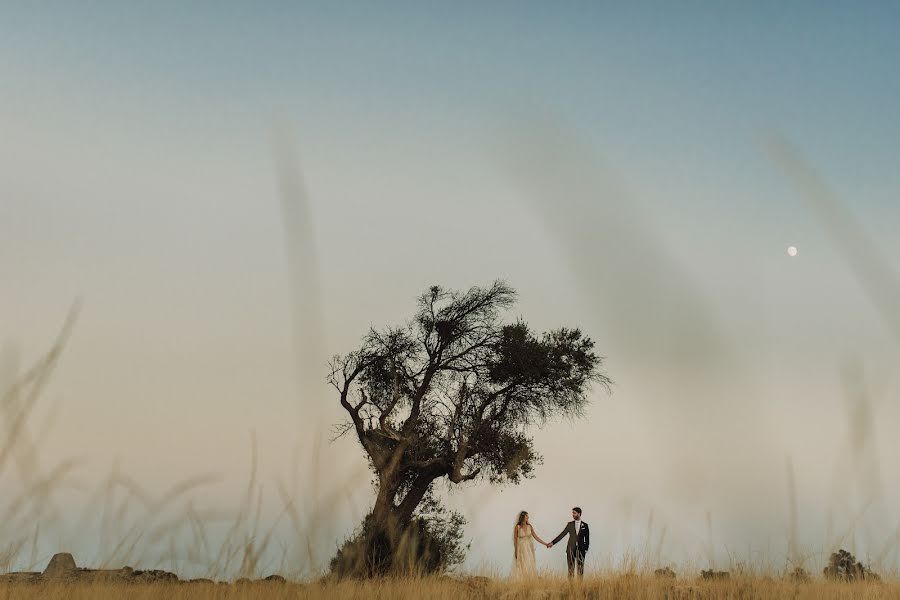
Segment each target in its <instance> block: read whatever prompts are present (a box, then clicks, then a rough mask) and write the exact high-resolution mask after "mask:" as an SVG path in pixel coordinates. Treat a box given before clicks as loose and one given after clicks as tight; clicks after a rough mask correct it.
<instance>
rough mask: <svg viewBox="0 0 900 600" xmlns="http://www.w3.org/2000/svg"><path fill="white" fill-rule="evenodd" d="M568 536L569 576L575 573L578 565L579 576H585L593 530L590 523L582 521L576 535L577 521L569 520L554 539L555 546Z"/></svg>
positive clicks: (567, 559)
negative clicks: (585, 562) (586, 558)
mask: <svg viewBox="0 0 900 600" xmlns="http://www.w3.org/2000/svg"><path fill="white" fill-rule="evenodd" d="M566 536H569V543H568V545H567V546H566V562H567V563H568V565H569V577H572V576H573V575H575V567H576V566H577V567H578V576H579V577H584V556H585V554H587V551H588V546H590V545H591V531H590V529H589V528H588V524H587V523H585V522H584V521H581V529H580V530H579V531H578V534H577V535H576V534H575V521H569V524H568V525H566V528H565V529H563V530H562V533H560V534H559V535H558V536H556V539H554V540H553V545H554V546H555V545H556V543H557V542H558V541H559V540H561V539H563V538H564V537H566Z"/></svg>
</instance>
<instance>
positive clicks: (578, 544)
mask: <svg viewBox="0 0 900 600" xmlns="http://www.w3.org/2000/svg"><path fill="white" fill-rule="evenodd" d="M566 536H569V543H568V544H567V546H566V562H567V563H568V564H569V577H572V576H573V575H575V568H576V567H578V576H579V577H584V556H585V554H587V551H588V546H589V545H590V542H591V532H590V530H589V529H588V524H587V523H585V522H583V521H582V520H581V509H580V508H579V507H577V506H576V507H575V508H573V509H572V520H571V521H569V524H568V525H566V528H565V529H563V530H562V533H560V534H559V535H558V536H556V539H555V540H553V541H552V542H545V541H544V540H542V539H541V538H540V536H538V534H537V533H535V531H534V528H532V526H531V523H529V522H528V511H524V510H523V511H522V512H520V513H519V518H518V520H517V522H516V526H515V528H514V529H513V566H512V571H511V572H510V578H511V579H528V578H530V577H537V565H536V563H535V558H534V541H533V540H532V538H534V539H535V540H537V541H538V543H540V544H541V545H543V546H546V547H547V548H552V547H553V545H554V544H556V543H557V542H559V541H560V540H561V539H563V538H564V537H566Z"/></svg>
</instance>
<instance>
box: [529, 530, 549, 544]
mask: <svg viewBox="0 0 900 600" xmlns="http://www.w3.org/2000/svg"><path fill="white" fill-rule="evenodd" d="M531 537H533V538H534V539H536V540H537V541H538V543H539V544H540V545H542V546H546V545H547V542H545V541H544V540H542V539H541V538H540V536H539V535H538V534H537V531H535V530H534V527H532V528H531Z"/></svg>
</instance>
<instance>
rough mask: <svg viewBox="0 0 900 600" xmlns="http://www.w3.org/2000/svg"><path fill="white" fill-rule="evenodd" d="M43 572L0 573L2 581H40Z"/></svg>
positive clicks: (0, 581)
mask: <svg viewBox="0 0 900 600" xmlns="http://www.w3.org/2000/svg"><path fill="white" fill-rule="evenodd" d="M40 581H41V574H40V573H31V572H22V573H7V574H5V575H0V583H40Z"/></svg>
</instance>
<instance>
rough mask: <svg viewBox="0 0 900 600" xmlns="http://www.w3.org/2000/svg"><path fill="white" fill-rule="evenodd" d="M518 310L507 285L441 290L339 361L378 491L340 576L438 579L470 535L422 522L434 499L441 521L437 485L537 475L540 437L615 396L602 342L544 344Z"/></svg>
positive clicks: (554, 335) (550, 340) (570, 338)
mask: <svg viewBox="0 0 900 600" xmlns="http://www.w3.org/2000/svg"><path fill="white" fill-rule="evenodd" d="M514 301H515V291H514V290H513V289H512V288H510V287H509V286H508V285H506V284H505V283H503V282H499V281H498V282H495V283H494V284H493V285H491V286H490V287H486V288H480V287H473V288H472V289H470V290H468V291H466V292H456V291H448V290H445V289H443V288H441V287H432V288H431V289H429V290H428V291H427V292H426V293H424V294H422V295H421V296H420V297H419V301H418V310H417V312H416V314H415V317H414V318H413V319H412V321H410V322H409V323H407V324H406V325H404V326H401V327H395V328H388V329H384V330H380V331H379V330H375V329H372V330H371V331H370V332H369V333H368V334H367V335H366V336H365V337H364V338H363V342H362V346H361V347H360V348H359V349H358V350H356V351H354V352H351V353H350V354H348V355H346V356H344V357H335V358H334V359H333V361H332V363H331V367H332V368H331V375H330V378H329V381H330V383H331V384H332V385H333V386H334V387H335V389H336V390H337V392H338V394H339V398H340V404H341V406H342V407H343V408H344V410H345V411H346V412H347V415H348V420H347V421H346V423H344V424H343V425H342V428H341V430H340V434H343V433H348V432H353V433H355V435H356V437H357V439H358V440H359V442H360V444H361V445H362V448H363V450H364V451H365V453H366V456H367V458H368V460H369V464H370V466H371V468H372V471H373V472H374V474H375V480H374V483H375V486H376V491H377V494H376V499H375V504H374V506H373V508H372V511H371V513H370V514H369V515H368V516H367V517H366V519H365V521H364V523H363V526H362V527H361V528H360V530H359V531H358V533H357V535H356V537H355V538H354V539H352V540H350V541H348V542H347V543H346V544H345V546H344V547H343V548H342V549H341V550H340V551H339V553H338V556H337V557H336V558H335V560H334V561H333V562H332V568H333V570H334V571H335V572H337V573H339V574H345V575H346V574H354V575H375V574H383V573H389V572H397V571H401V570H403V571H405V570H409V569H418V570H424V571H433V570H439V569H441V568H445V567H446V566H448V563H450V562H452V561H453V560H459V559H460V548H459V542H460V540H461V533H460V532H454V531H448V530H446V528H445V529H444V530H442V531H435V530H434V528H433V527H432V528H429V522H428V519H427V517H425V516H423V515H422V514H419V513H417V510H418V509H419V508H420V505H423V500H426V499H427V500H428V501H427V502H425V503H424V504H427V505H428V506H429V507H431V508H430V513H431V514H433V513H434V507H435V500H434V497H433V495H432V494H431V492H432V489H433V486H434V484H435V482H437V481H440V480H446V481H447V482H449V483H450V484H462V483H465V482H467V481H472V480H476V479H484V480H487V481H489V482H490V483H492V484H503V483H513V484H515V483H518V482H519V481H520V480H521V478H523V477H530V476H532V475H533V473H534V468H535V466H536V465H537V464H538V463H539V462H540V460H541V457H540V455H539V454H538V453H537V451H536V450H535V448H534V445H533V442H532V439H531V437H530V436H529V433H528V432H529V429H531V428H533V427H540V426H542V425H544V424H545V423H546V422H547V421H548V420H550V419H552V418H556V417H562V418H576V417H581V416H583V412H584V408H585V405H586V403H587V396H586V394H587V392H588V390H589V388H590V386H591V384H592V383H597V384H600V385H601V386H603V387H604V388H606V389H607V390H608V388H609V384H610V380H609V379H608V378H607V376H606V375H604V374H603V373H601V372H600V371H599V367H600V365H601V358H600V357H598V356H597V355H596V354H595V353H594V342H593V341H591V340H590V339H589V338H587V337H585V336H583V335H582V333H581V331H580V330H578V329H568V328H561V329H556V330H553V331H550V332H547V333H544V334H543V335H536V334H535V333H533V332H532V331H531V330H530V329H529V327H528V325H527V324H526V323H525V322H524V321H522V320H517V321H515V322H512V323H506V324H504V323H503V322H502V321H501V312H503V311H505V310H506V309H508V308H510V307H511V306H512V305H513V304H514ZM443 522H444V523H447V522H448V519H446V518H445V519H444V521H443ZM449 522H452V523H453V524H455V527H457V528H459V527H461V525H462V522H461V521H460V520H459V518H456V517H454V518H451V519H449ZM438 538H440V539H443V540H444V541H445V542H446V540H448V539H449V540H450V543H449V544H448V543H444V544H441V543H438V541H439V540H438ZM436 540H438V541H436ZM401 553H402V554H403V555H402V556H400V554H401Z"/></svg>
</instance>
